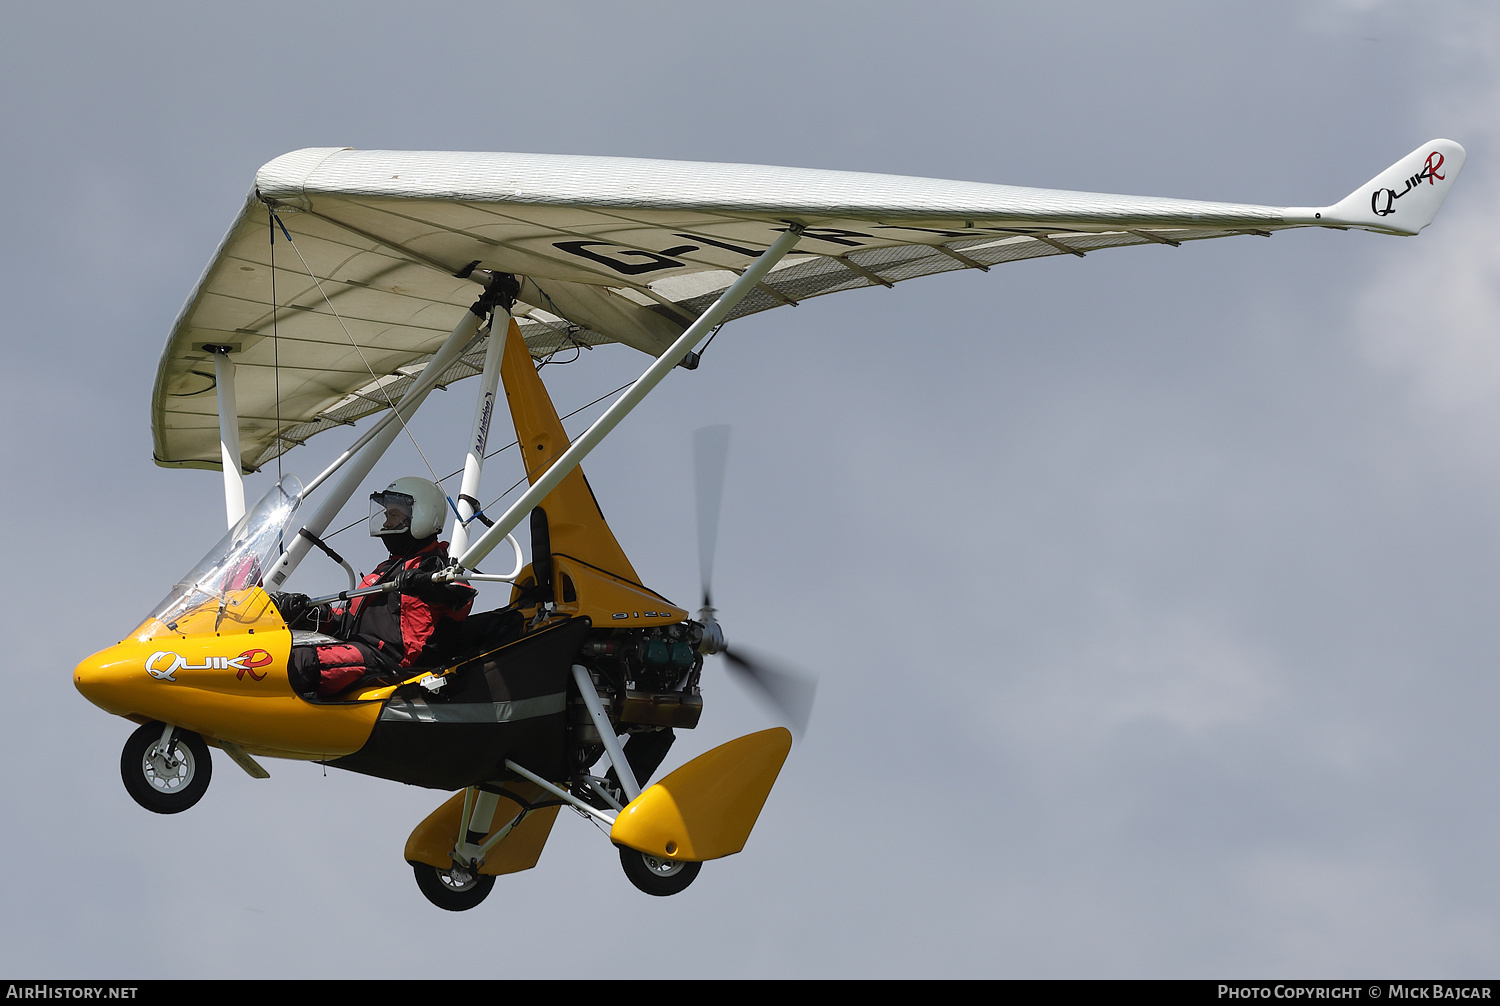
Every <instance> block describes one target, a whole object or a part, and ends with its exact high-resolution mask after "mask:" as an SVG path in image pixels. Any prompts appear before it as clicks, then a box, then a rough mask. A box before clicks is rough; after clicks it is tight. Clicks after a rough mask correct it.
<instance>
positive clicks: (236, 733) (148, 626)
mask: <svg viewBox="0 0 1500 1006" xmlns="http://www.w3.org/2000/svg"><path fill="white" fill-rule="evenodd" d="M219 607H220V606H219V604H218V602H211V603H209V604H206V605H203V606H202V607H200V608H196V609H194V610H192V611H189V612H188V613H187V614H186V615H184V616H183V617H182V618H180V619H178V620H177V622H176V625H177V631H173V630H172V629H169V628H168V627H167V626H165V625H163V624H161V623H160V622H157V621H155V620H148V621H147V622H146V623H144V624H143V625H141V626H140V627H139V628H138V629H136V631H135V632H134V633H132V634H131V636H130V638H128V639H125V640H124V641H122V642H120V643H119V644H117V645H115V646H112V647H110V648H109V649H106V650H101V651H100V652H98V653H96V654H94V655H93V656H91V657H89V658H88V659H87V660H85V661H83V662H82V663H80V664H79V665H78V667H77V668H76V669H75V670H74V671H73V684H74V686H75V687H77V689H78V690H79V691H80V692H82V693H83V695H84V697H85V698H87V699H88V700H89V701H90V702H92V703H94V705H96V706H98V707H99V708H101V709H104V710H105V711H107V712H111V713H116V714H118V715H120V716H126V717H129V718H131V719H135V720H137V721H138V722H139V721H143V720H159V721H160V722H163V723H171V724H173V725H174V726H179V727H183V728H185V729H187V730H192V731H194V732H195V733H200V734H202V735H203V736H204V737H206V738H208V739H210V740H215V741H229V742H231V743H234V744H238V745H240V747H242V748H244V749H245V750H246V751H247V752H249V753H251V754H260V755H272V756H277V757H284V758H336V757H339V756H341V755H346V754H353V753H354V752H355V751H358V750H359V749H360V748H361V747H363V746H364V743H365V741H366V740H368V739H369V736H370V731H371V730H372V729H373V728H374V726H375V720H376V717H378V716H379V715H380V707H381V700H383V699H384V698H385V697H386V696H388V695H390V693H391V691H392V690H394V687H395V686H393V685H385V686H381V687H379V688H374V689H366V690H365V691H363V692H360V693H358V695H357V698H356V701H351V702H350V703H349V704H344V703H337V704H313V703H310V702H307V701H305V700H303V699H302V698H300V697H299V696H298V695H297V694H296V693H295V692H293V691H292V687H291V683H290V682H289V681H288V680H287V676H286V668H287V658H288V656H289V655H290V654H291V649H292V634H291V632H290V631H289V630H288V629H287V627H286V623H285V622H284V621H282V618H281V614H280V612H278V611H277V610H276V606H275V605H274V604H272V603H271V599H270V598H269V597H268V596H267V595H266V593H265V591H263V590H261V589H260V588H259V587H251V588H248V589H245V590H240V591H235V592H233V593H231V594H230V595H228V597H227V599H226V603H225V605H224V612H225V614H224V617H223V618H220V617H219ZM216 624H217V626H218V628H217V629H215V625H216ZM152 671H155V674H153V673H151V672H152Z"/></svg>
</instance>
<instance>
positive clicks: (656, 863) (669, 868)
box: [641, 852, 682, 877]
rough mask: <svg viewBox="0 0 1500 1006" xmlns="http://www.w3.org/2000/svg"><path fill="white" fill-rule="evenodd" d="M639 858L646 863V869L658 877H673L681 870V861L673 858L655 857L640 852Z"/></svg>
mask: <svg viewBox="0 0 1500 1006" xmlns="http://www.w3.org/2000/svg"><path fill="white" fill-rule="evenodd" d="M641 859H642V860H643V861H644V862H645V864H646V869H648V870H650V871H651V872H652V873H654V874H656V875H657V876H658V877H673V876H676V875H677V874H679V873H681V872H682V863H681V862H680V861H679V860H675V859H657V858H656V857H655V856H648V855H646V854H645V853H644V852H643V853H641Z"/></svg>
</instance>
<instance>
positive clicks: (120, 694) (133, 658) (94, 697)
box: [73, 642, 150, 715]
mask: <svg viewBox="0 0 1500 1006" xmlns="http://www.w3.org/2000/svg"><path fill="white" fill-rule="evenodd" d="M139 649H140V647H139V646H133V645H131V644H130V643H128V642H127V643H121V644H119V645H118V646H111V647H110V648H109V649H107V650H100V651H99V652H98V653H96V654H94V655H93V656H92V657H89V658H88V659H87V660H85V661H83V662H82V663H80V664H79V665H78V666H77V667H75V668H74V669H73V687H74V688H77V689H78V691H79V692H81V693H82V694H83V697H84V698H86V699H88V700H89V701H90V702H92V703H93V704H94V705H96V706H98V707H99V708H100V709H104V710H106V711H108V712H111V713H118V714H120V715H125V714H127V713H131V712H135V711H137V710H136V709H135V708H134V707H135V706H137V705H139V703H138V702H135V701H132V697H133V696H138V695H139V690H140V688H141V687H142V686H143V685H144V684H146V683H147V682H149V681H150V677H149V676H148V675H147V674H146V673H145V667H144V665H143V663H142V661H141V655H140V653H139V652H138V651H139Z"/></svg>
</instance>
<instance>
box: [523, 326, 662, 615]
mask: <svg viewBox="0 0 1500 1006" xmlns="http://www.w3.org/2000/svg"><path fill="white" fill-rule="evenodd" d="M500 378H501V380H502V381H503V382H504V384H505V397H506V399H507V400H508V401H509V402H510V416H511V419H512V421H514V423H515V425H516V440H517V441H518V442H519V443H520V445H521V458H522V460H523V462H524V463H525V465H526V477H527V479H528V480H530V481H531V482H532V483H535V482H536V480H537V479H539V478H541V476H542V474H543V473H544V472H545V471H546V470H547V469H548V467H550V466H551V464H552V462H554V461H556V460H557V458H558V457H559V456H560V455H561V454H562V453H563V452H564V451H565V450H567V449H568V446H569V443H570V441H569V440H568V435H567V432H566V431H564V429H563V425H562V421H561V420H560V419H558V418H557V409H556V408H555V407H554V406H553V405H552V398H551V396H549V395H548V394H547V388H546V386H545V385H543V384H542V379H541V378H540V377H539V376H537V371H536V364H535V363H534V362H533V361H532V359H531V353H530V352H529V351H528V350H527V349H526V343H525V341H524V340H523V339H522V338H521V330H520V329H519V328H518V327H517V326H516V323H515V322H514V321H512V322H511V325H510V331H509V334H508V335H507V337H506V342H505V353H504V355H503V356H502V357H501V362H500ZM541 507H542V510H543V511H544V512H545V513H546V514H547V530H548V537H549V538H550V539H551V542H552V553H553V556H554V557H555V558H554V562H553V585H554V589H555V595H554V599H555V600H556V601H557V603H558V610H559V611H560V612H562V613H564V614H568V615H573V616H575V617H576V616H587V617H588V618H589V619H591V620H592V621H593V623H594V625H595V627H597V628H606V627H610V626H613V627H616V628H620V627H624V626H631V627H640V626H646V625H671V624H673V623H674V622H681V621H683V620H684V619H686V618H687V617H688V613H687V612H686V611H684V610H683V609H681V608H678V607H675V606H673V605H672V603H671V602H670V601H668V600H667V599H666V598H664V597H662V596H661V595H660V594H657V593H655V592H654V591H650V590H647V589H646V588H645V587H643V586H641V583H640V577H639V576H638V575H637V574H636V571H635V568H634V567H633V566H631V565H630V560H629V559H627V558H626V557H625V551H624V549H622V548H620V543H619V542H618V541H616V540H615V536H614V532H612V531H611V530H610V529H609V524H608V523H607V522H606V521H605V519H604V514H603V512H602V511H600V509H599V504H598V502H597V501H596V500H595V499H594V491H593V490H592V489H590V488H589V484H588V480H587V479H585V478H584V475H583V469H582V468H575V469H573V470H572V471H571V472H569V473H568V474H567V475H566V476H564V477H563V480H562V481H561V482H559V483H558V484H557V485H556V487H554V488H553V490H552V491H551V492H550V493H548V494H547V495H546V497H545V498H544V499H543V500H542V503H541ZM570 560H571V561H570ZM564 575H566V576H567V577H568V578H569V579H570V580H571V581H572V594H573V600H567V597H568V593H569V590H568V585H567V584H565V583H564V581H563V576H564ZM532 576H533V574H532V572H531V569H530V567H528V568H527V569H525V570H523V571H522V573H521V575H520V576H519V577H517V579H516V582H517V583H525V582H526V581H527V579H528V578H530V577H532ZM517 593H519V591H517ZM622 612H627V613H629V614H628V617H624V618H616V617H614V616H616V615H618V614H620V613H622ZM646 612H655V613H656V614H655V615H650V616H647V615H646V614H645V613H646Z"/></svg>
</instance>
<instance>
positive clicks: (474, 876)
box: [408, 860, 495, 912]
mask: <svg viewBox="0 0 1500 1006" xmlns="http://www.w3.org/2000/svg"><path fill="white" fill-rule="evenodd" d="M408 862H410V861H409V860H408ZM411 868H412V872H413V873H415V874H416V875H417V886H418V887H419V888H421V889H422V894H423V895H424V896H425V897H426V898H427V900H428V901H430V902H432V903H433V904H434V905H437V906H438V907H439V908H441V909H442V910H443V911H445V912H467V911H468V910H469V909H471V908H473V907H474V906H475V905H477V904H479V903H480V902H481V901H483V900H484V899H485V898H487V897H489V893H490V891H491V890H492V889H493V888H494V886H495V878H494V877H491V876H490V875H489V874H485V873H473V872H471V871H469V870H464V869H460V868H458V867H453V868H452V869H447V870H440V869H438V868H437V867H436V866H428V865H427V864H426V863H412V864H411Z"/></svg>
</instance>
